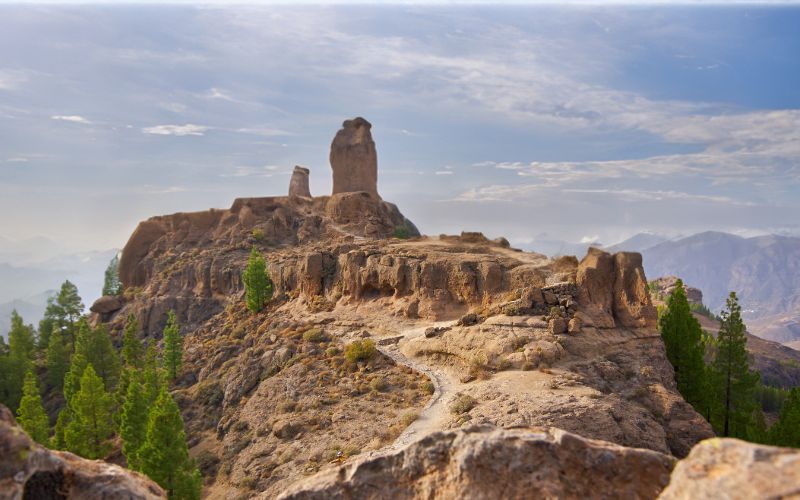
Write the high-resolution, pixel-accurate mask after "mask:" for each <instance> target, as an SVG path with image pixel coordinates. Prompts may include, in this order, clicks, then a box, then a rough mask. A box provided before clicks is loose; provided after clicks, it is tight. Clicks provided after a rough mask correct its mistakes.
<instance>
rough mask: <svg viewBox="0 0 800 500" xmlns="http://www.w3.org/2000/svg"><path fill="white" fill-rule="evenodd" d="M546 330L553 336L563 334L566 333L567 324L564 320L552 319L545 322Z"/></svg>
mask: <svg viewBox="0 0 800 500" xmlns="http://www.w3.org/2000/svg"><path fill="white" fill-rule="evenodd" d="M547 329H548V330H550V333H553V334H557V333H564V332H566V331H567V322H566V321H565V320H564V318H553V319H551V320H550V321H548V322H547Z"/></svg>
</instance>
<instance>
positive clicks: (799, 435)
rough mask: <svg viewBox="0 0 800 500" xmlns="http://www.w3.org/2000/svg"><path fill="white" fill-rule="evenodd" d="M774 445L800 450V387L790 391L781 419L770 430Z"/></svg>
mask: <svg viewBox="0 0 800 500" xmlns="http://www.w3.org/2000/svg"><path fill="white" fill-rule="evenodd" d="M770 437H771V442H772V444H775V445H778V446H789V447H792V448H800V387H794V388H793V389H792V390H791V391H789V396H788V397H787V398H786V401H784V403H783V409H782V410H781V413H780V418H779V419H778V421H777V422H776V423H775V425H773V426H772V428H771V429H770Z"/></svg>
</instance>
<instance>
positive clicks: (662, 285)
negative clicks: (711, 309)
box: [650, 276, 703, 304]
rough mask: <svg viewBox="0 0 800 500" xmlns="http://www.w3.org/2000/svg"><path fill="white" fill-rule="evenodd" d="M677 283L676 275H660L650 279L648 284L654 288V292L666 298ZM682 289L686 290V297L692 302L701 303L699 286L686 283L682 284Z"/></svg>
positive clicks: (701, 293) (701, 294) (701, 295)
mask: <svg viewBox="0 0 800 500" xmlns="http://www.w3.org/2000/svg"><path fill="white" fill-rule="evenodd" d="M677 283H678V277H677V276H661V277H660V278H656V279H654V280H652V281H650V284H651V285H652V287H653V288H654V289H655V293H656V294H657V295H660V296H661V297H662V298H663V299H666V297H668V296H669V295H670V294H671V293H672V291H673V290H675V287H676V286H677ZM683 289H684V291H685V292H686V299H687V300H688V301H689V302H690V303H693V304H702V303H703V291H702V290H700V289H699V288H694V287H691V286H689V285H687V284H686V283H684V284H683Z"/></svg>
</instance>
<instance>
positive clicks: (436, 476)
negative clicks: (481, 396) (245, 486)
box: [279, 427, 674, 500]
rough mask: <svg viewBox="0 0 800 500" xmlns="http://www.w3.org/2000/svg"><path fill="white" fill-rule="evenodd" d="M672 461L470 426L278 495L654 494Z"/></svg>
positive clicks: (558, 436) (307, 499)
mask: <svg viewBox="0 0 800 500" xmlns="http://www.w3.org/2000/svg"><path fill="white" fill-rule="evenodd" d="M673 465H674V459H673V458H671V457H669V456H667V455H663V454H661V453H657V452H654V451H650V450H641V449H635V448H624V447H621V446H617V445H614V444H611V443H607V442H603V441H594V440H589V439H584V438H581V437H579V436H577V435H575V434H571V433H568V432H565V431H562V430H559V429H553V428H542V429H530V430H529V429H510V430H499V429H495V428H491V427H473V428H466V429H462V430H458V431H450V432H439V433H434V434H431V435H428V436H426V437H424V438H422V439H421V440H419V441H417V442H415V443H412V444H410V445H409V446H407V447H405V448H404V449H401V450H398V451H392V452H384V453H375V454H371V455H368V456H365V457H359V458H358V459H356V460H355V461H353V462H352V463H349V464H347V465H343V466H341V467H337V468H333V469H329V470H327V471H325V472H322V473H320V474H318V475H316V476H314V477H313V478H310V479H307V480H304V481H300V482H299V483H297V484H295V485H294V486H292V487H291V488H289V489H288V490H287V491H286V492H285V493H284V494H282V495H281V496H280V497H279V498H281V499H283V500H313V499H320V500H322V499H325V500H328V499H349V498H359V499H365V500H366V499H376V500H378V499H384V498H393V499H399V500H402V499H408V500H411V499H421V498H426V499H450V498H464V499H489V498H631V499H650V498H654V497H655V496H656V495H658V493H659V492H660V491H661V490H662V489H663V488H664V487H665V486H666V485H667V482H668V481H669V474H670V471H671V470H672V467H673Z"/></svg>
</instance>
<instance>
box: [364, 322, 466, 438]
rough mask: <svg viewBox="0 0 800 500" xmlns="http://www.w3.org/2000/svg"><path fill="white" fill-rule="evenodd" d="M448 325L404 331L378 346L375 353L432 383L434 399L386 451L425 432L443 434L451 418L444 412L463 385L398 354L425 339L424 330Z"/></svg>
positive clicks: (436, 368) (436, 370)
mask: <svg viewBox="0 0 800 500" xmlns="http://www.w3.org/2000/svg"><path fill="white" fill-rule="evenodd" d="M450 324H452V322H448V321H443V322H439V323H431V324H426V325H424V326H420V327H414V328H411V329H408V330H403V331H401V332H400V334H399V335H396V336H393V337H389V339H392V340H396V341H395V342H393V343H391V344H385V345H378V349H379V350H380V351H381V352H382V353H383V354H385V355H386V356H388V357H390V358H392V359H393V360H395V362H397V363H398V364H401V365H404V366H408V367H409V368H413V369H414V370H416V371H418V372H421V373H424V374H425V375H427V376H428V378H430V379H431V382H433V395H432V396H431V399H430V400H429V401H428V404H427V405H425V408H423V409H422V411H421V412H420V414H419V417H418V418H417V419H416V420H415V421H414V422H413V423H412V424H411V425H409V426H408V427H406V429H405V430H404V431H403V432H402V434H400V435H399V436H398V437H397V439H395V441H394V443H392V445H391V446H389V448H400V447H402V446H404V445H406V444H408V443H410V442H412V441H414V440H415V439H417V438H418V437H420V436H422V435H425V434H427V433H428V432H431V431H438V430H443V429H444V428H445V425H446V424H447V422H448V420H449V419H450V414H449V412H448V409H447V406H448V403H449V402H450V400H451V399H452V398H453V395H454V394H456V393H457V392H458V391H459V390H460V389H461V387H462V386H463V385H464V384H462V383H461V382H459V381H458V380H457V379H456V378H455V377H453V376H452V375H450V374H448V373H447V372H446V371H445V370H443V369H441V368H438V367H432V366H429V365H427V364H425V363H422V362H419V361H417V360H415V359H410V358H408V357H407V356H406V355H405V354H403V353H402V352H401V351H400V344H402V343H405V342H409V341H412V340H413V339H415V338H418V337H422V336H424V335H425V330H426V329H427V328H429V327H431V326H446V325H450Z"/></svg>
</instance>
